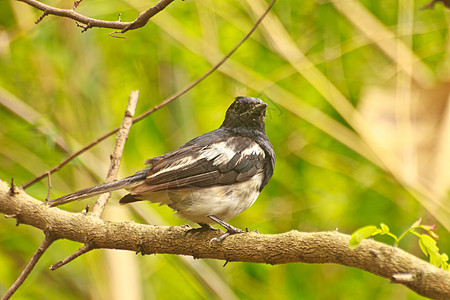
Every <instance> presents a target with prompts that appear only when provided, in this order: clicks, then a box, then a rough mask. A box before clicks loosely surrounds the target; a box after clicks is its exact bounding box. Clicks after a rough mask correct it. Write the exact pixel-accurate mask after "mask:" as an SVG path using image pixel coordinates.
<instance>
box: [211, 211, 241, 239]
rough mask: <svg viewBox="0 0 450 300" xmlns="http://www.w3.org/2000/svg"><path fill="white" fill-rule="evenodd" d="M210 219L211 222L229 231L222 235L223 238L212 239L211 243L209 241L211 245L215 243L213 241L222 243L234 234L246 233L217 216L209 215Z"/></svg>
mask: <svg viewBox="0 0 450 300" xmlns="http://www.w3.org/2000/svg"><path fill="white" fill-rule="evenodd" d="M208 218H210V219H211V220H213V221H214V222H216V223H217V224H219V225H221V226H222V227H223V228H225V229H226V230H227V232H225V233H224V234H222V235H221V236H219V237H216V238H212V239H211V241H209V242H210V243H211V242H213V241H218V242H221V241H223V240H224V239H226V238H227V237H228V236H230V235H232V234H237V233H244V232H246V231H244V230H242V229H239V228H236V227H234V226H232V225H230V224H228V223H227V222H225V221H223V220H221V219H219V218H218V217H216V216H213V215H209V216H208Z"/></svg>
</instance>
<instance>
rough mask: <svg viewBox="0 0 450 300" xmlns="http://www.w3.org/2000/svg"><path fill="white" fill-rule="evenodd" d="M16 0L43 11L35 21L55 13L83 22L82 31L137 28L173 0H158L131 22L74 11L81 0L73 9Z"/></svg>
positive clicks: (121, 30)
mask: <svg viewBox="0 0 450 300" xmlns="http://www.w3.org/2000/svg"><path fill="white" fill-rule="evenodd" d="M18 1H21V2H24V3H26V4H28V5H30V6H32V7H34V8H37V9H39V10H42V11H43V12H44V13H43V15H42V16H41V17H40V18H39V20H38V21H37V22H36V23H39V22H40V21H41V20H42V19H43V18H44V17H45V16H47V15H55V16H59V17H63V18H69V19H72V20H75V21H77V22H80V23H83V24H85V26H82V27H83V28H84V31H86V30H87V29H89V28H93V27H99V28H111V29H120V31H119V32H120V33H125V32H126V31H128V30H133V29H137V28H140V27H143V26H145V25H146V24H147V22H148V20H150V18H152V17H153V16H154V15H156V14H157V13H159V12H160V11H162V10H163V9H164V8H166V7H167V6H168V5H169V4H170V3H172V2H173V1H174V0H161V1H159V2H158V3H157V4H156V5H155V6H153V7H150V8H149V9H148V10H146V11H145V12H143V13H141V14H139V16H138V17H137V18H136V19H135V20H134V21H133V22H120V21H104V20H98V19H93V18H89V17H86V16H84V15H82V14H80V13H77V12H75V11H74V9H75V8H76V6H77V5H78V4H79V2H81V1H77V2H78V3H77V2H75V3H74V7H73V9H60V8H56V7H53V6H49V5H46V4H44V3H42V2H39V1H37V0H18Z"/></svg>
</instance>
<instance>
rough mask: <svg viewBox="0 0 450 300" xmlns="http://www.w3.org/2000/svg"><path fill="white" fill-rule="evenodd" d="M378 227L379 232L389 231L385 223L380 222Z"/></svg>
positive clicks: (385, 232)
mask: <svg viewBox="0 0 450 300" xmlns="http://www.w3.org/2000/svg"><path fill="white" fill-rule="evenodd" d="M380 228H381V234H387V233H389V227H388V226H387V225H386V224H384V223H380Z"/></svg>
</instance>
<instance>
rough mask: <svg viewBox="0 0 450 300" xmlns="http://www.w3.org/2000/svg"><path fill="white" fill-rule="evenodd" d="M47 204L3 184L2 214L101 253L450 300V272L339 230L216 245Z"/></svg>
mask: <svg viewBox="0 0 450 300" xmlns="http://www.w3.org/2000/svg"><path fill="white" fill-rule="evenodd" d="M42 203H43V202H41V201H38V200H36V199H34V198H32V197H30V196H29V195H27V194H26V193H25V192H24V191H23V190H20V191H18V192H17V193H11V192H10V189H9V187H8V185H7V184H6V183H5V182H3V181H1V180H0V212H1V213H3V214H6V215H16V218H17V220H18V222H19V223H22V224H27V225H31V226H33V227H36V228H38V229H40V230H43V231H45V232H48V233H50V234H51V236H52V237H53V238H55V239H69V240H72V241H76V242H80V243H84V244H86V243H89V244H90V245H92V246H93V247H94V248H97V249H99V248H108V249H121V250H129V251H135V252H137V253H138V252H140V253H142V254H156V253H161V254H176V255H189V256H193V257H194V258H212V259H221V260H225V261H241V262H252V263H267V264H285V263H293V262H302V263H336V264H341V265H346V266H352V267H355V268H359V269H362V270H366V271H368V272H371V273H373V274H376V275H378V276H381V277H384V278H388V279H390V280H391V281H392V282H394V283H401V284H403V285H405V286H407V287H408V288H410V289H411V290H413V291H415V292H417V293H419V294H421V295H423V296H426V297H431V298H435V299H450V272H446V271H444V270H441V269H439V268H437V267H435V266H432V265H430V264H429V263H427V262H425V261H423V260H421V259H419V258H417V257H415V256H413V255H411V254H409V253H407V252H405V251H403V250H401V249H399V248H395V247H392V246H389V245H386V244H382V243H379V242H376V241H373V240H364V241H363V242H362V243H361V244H360V246H359V247H358V248H356V249H355V250H350V249H349V248H348V241H349V239H350V236H349V235H345V234H342V233H339V232H335V231H334V232H310V233H305V232H299V231H295V230H292V231H289V232H286V233H281V234H256V233H252V232H249V233H246V234H239V235H235V236H230V237H229V238H227V239H226V240H225V241H223V242H221V243H214V242H213V243H210V242H209V241H210V239H211V238H213V237H216V236H218V235H219V233H218V232H217V231H214V230H211V231H206V232H202V233H189V232H188V230H189V226H177V227H168V226H155V225H143V224H137V223H134V222H108V221H103V220H101V219H99V218H96V217H93V216H89V215H85V214H82V213H71V212H66V211H63V210H60V209H58V208H56V207H53V208H50V207H48V206H46V205H43V204H42Z"/></svg>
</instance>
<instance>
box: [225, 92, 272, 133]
mask: <svg viewBox="0 0 450 300" xmlns="http://www.w3.org/2000/svg"><path fill="white" fill-rule="evenodd" d="M266 107H267V104H266V103H264V102H263V101H261V100H260V99H258V98H251V97H237V98H236V100H234V102H233V103H232V104H231V105H230V107H229V108H228V110H227V113H226V115H225V120H224V121H223V123H222V126H221V127H222V128H228V129H249V130H260V131H262V132H264V131H265V129H264V128H265V126H264V117H265V115H266Z"/></svg>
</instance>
